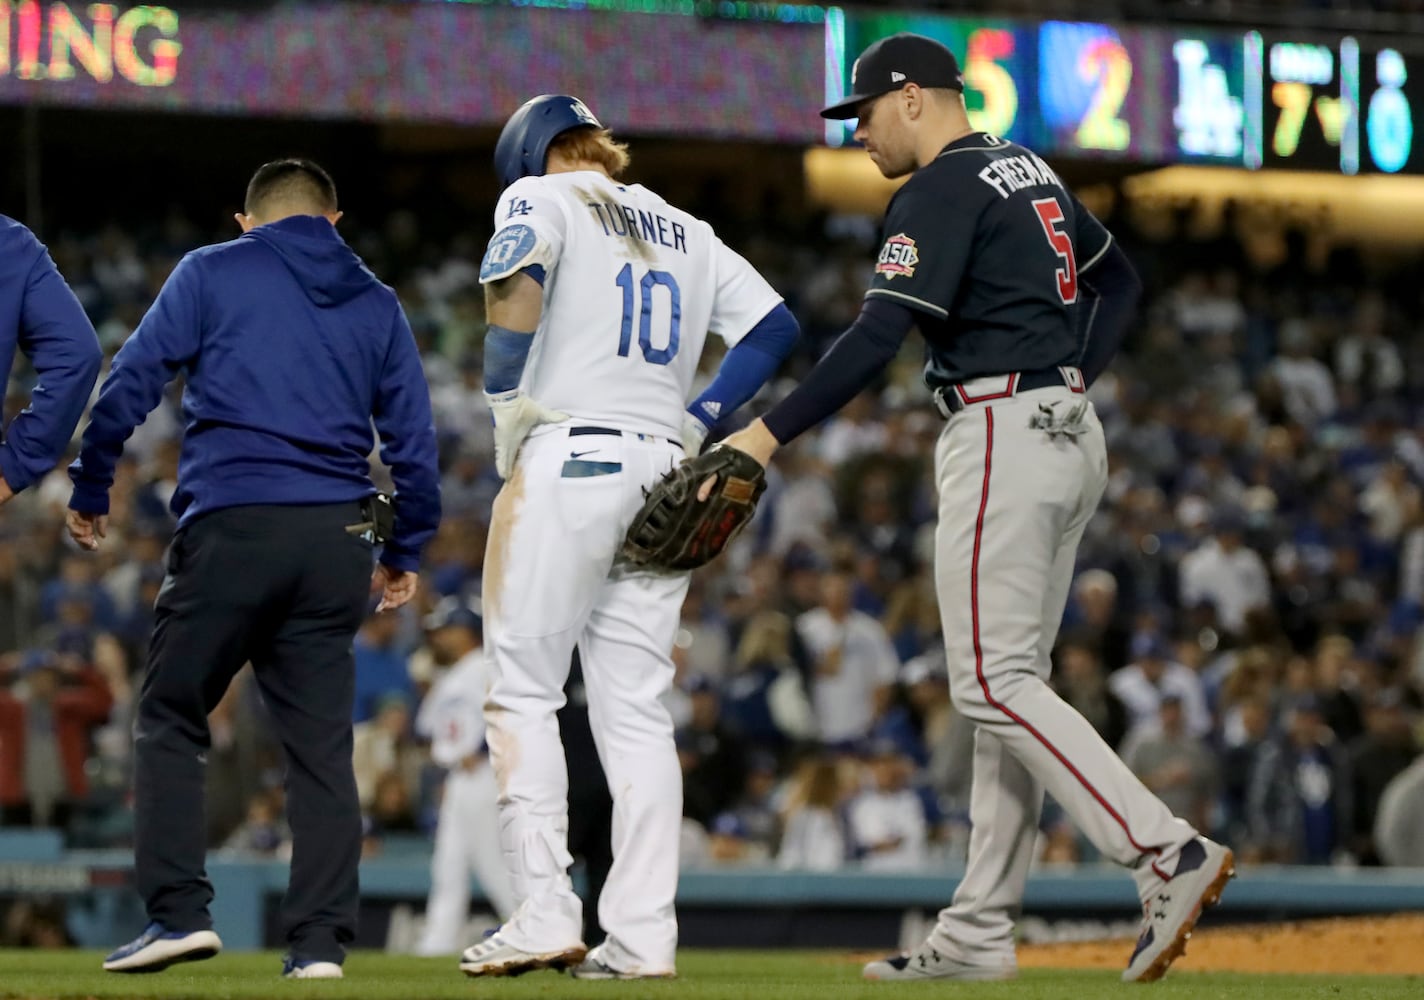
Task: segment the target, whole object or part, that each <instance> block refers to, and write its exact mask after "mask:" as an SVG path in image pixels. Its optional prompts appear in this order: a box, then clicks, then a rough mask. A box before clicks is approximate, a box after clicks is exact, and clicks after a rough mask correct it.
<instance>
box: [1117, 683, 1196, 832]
mask: <svg viewBox="0 0 1424 1000" xmlns="http://www.w3.org/2000/svg"><path fill="white" fill-rule="evenodd" d="M1122 760H1123V763H1124V764H1126V765H1127V766H1128V767H1129V768H1130V769H1131V770H1132V773H1133V774H1135V775H1137V776H1138V777H1139V778H1141V779H1142V783H1143V784H1144V785H1146V786H1147V787H1148V788H1150V789H1151V790H1152V791H1153V792H1154V793H1156V795H1157V797H1158V798H1159V799H1161V800H1162V801H1163V803H1165V804H1166V806H1167V808H1168V809H1170V810H1171V811H1172V814H1173V815H1174V816H1180V817H1182V818H1183V819H1185V820H1186V821H1187V822H1189V823H1191V824H1192V826H1194V827H1196V828H1197V829H1198V830H1209V829H1211V806H1212V801H1213V796H1214V794H1215V790H1216V777H1217V776H1216V761H1215V760H1214V759H1213V758H1212V755H1211V752H1210V751H1209V750H1208V749H1207V746H1206V744H1205V743H1203V742H1202V740H1201V738H1200V737H1197V736H1193V735H1191V734H1190V733H1189V732H1187V724H1186V716H1185V714H1184V711H1183V707H1182V698H1181V696H1180V695H1177V694H1164V695H1163V696H1162V700H1161V702H1160V704H1159V707H1158V719H1157V725H1155V726H1152V727H1150V728H1147V727H1144V728H1142V729H1138V730H1137V731H1136V732H1134V733H1133V735H1132V736H1131V737H1130V738H1129V739H1128V740H1127V743H1126V744H1125V745H1124V746H1123V748H1122Z"/></svg>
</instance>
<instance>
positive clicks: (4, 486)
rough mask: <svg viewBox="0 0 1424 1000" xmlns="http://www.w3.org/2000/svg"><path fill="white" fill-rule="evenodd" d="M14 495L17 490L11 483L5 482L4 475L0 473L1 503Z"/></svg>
mask: <svg viewBox="0 0 1424 1000" xmlns="http://www.w3.org/2000/svg"><path fill="white" fill-rule="evenodd" d="M14 495H15V491H14V490H12V489H10V484H9V483H7V482H5V477H4V476H3V475H0V505H3V504H5V503H6V502H7V501H8V500H9V499H10V498H11V497H12V496H14Z"/></svg>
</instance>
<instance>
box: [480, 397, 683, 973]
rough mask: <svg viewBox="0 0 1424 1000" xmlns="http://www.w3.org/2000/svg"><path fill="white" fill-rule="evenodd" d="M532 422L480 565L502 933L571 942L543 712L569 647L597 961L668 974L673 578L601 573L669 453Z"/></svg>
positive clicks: (521, 942)
mask: <svg viewBox="0 0 1424 1000" xmlns="http://www.w3.org/2000/svg"><path fill="white" fill-rule="evenodd" d="M570 430H571V429H570V428H569V427H568V426H567V425H562V424H561V425H558V426H556V427H546V428H540V429H539V430H537V431H536V432H535V433H534V434H533V435H531V436H530V438H529V439H528V440H526V441H525V443H524V446H523V448H522V449H521V453H520V456H519V460H518V463H517V465H516V466H515V471H514V475H513V477H512V478H511V479H510V481H509V482H507V483H506V484H505V486H504V488H503V489H502V490H501V491H500V494H499V496H498V498H497V499H496V500H495V505H494V516H493V519H492V522H491V525H490V536H489V546H488V551H487V554H486V557H485V584H484V610H485V645H486V649H487V650H488V652H489V655H490V657H491V660H492V661H493V664H494V680H493V685H492V687H491V690H490V695H489V700H488V701H487V703H486V705H485V718H486V721H487V723H488V726H489V735H488V739H489V744H490V754H491V759H492V760H493V762H494V767H495V774H496V777H497V779H498V782H499V811H500V826H501V835H502V842H503V846H504V854H505V862H506V865H507V866H508V868H509V870H510V873H511V875H512V876H513V881H514V891H515V896H516V898H517V900H518V902H519V905H518V908H517V909H516V911H515V914H514V916H513V917H512V918H511V919H510V920H508V921H506V923H505V925H504V930H503V932H502V934H503V936H504V937H505V938H506V939H507V940H508V941H509V942H510V943H511V944H513V945H514V946H515V947H518V948H523V949H525V950H527V951H550V950H556V949H558V948H562V947H566V946H570V945H573V944H575V943H577V942H579V941H580V940H581V937H582V926H583V920H582V905H581V903H580V901H579V899H578V897H577V896H575V895H574V892H573V888H572V886H571V883H570V881H569V876H568V866H569V864H570V863H571V861H572V858H571V857H570V855H569V852H568V771H567V768H566V767H565V764H564V752H563V747H562V745H561V743H560V741H559V728H558V721H557V719H556V718H555V712H557V711H558V709H559V708H560V707H561V706H562V705H563V703H564V695H563V686H564V682H565V681H566V680H567V679H568V673H569V665H570V661H571V658H572V655H573V650H574V646H575V644H577V646H578V650H579V655H580V658H581V660H582V663H583V672H584V679H585V683H586V687H587V691H588V700H589V721H590V724H591V726H592V728H593V735H594V740H595V742H596V744H597V746H598V752H599V758H600V759H601V760H602V762H603V769H604V772H605V773H606V775H607V777H608V786H609V790H610V792H611V793H612V795H613V867H612V870H611V871H610V872H609V874H608V881H607V883H606V884H605V886H604V889H603V895H602V898H601V900H600V903H599V911H598V916H599V923H600V924H602V926H603V929H604V931H605V932H606V933H607V935H608V940H607V944H606V946H605V948H606V952H607V956H606V957H607V959H608V961H610V962H611V963H612V964H613V965H615V966H616V967H618V968H619V969H622V970H625V971H642V972H648V973H659V972H671V971H673V970H674V968H675V952H676V948H677V918H676V914H675V911H674V909H673V897H674V895H675V893H676V891H677V870H678V834H679V830H680V826H681V821H682V772H681V768H680V767H679V765H678V759H677V752H676V750H675V748H674V746H673V726H672V720H671V718H670V717H669V716H668V712H667V709H666V707H664V704H663V701H662V698H663V695H664V694H665V693H666V692H667V690H668V688H669V687H670V686H671V684H672V678H673V664H672V659H671V652H672V645H673V640H674V638H675V636H676V632H677V625H678V620H679V617H680V613H681V609H682V601H683V598H684V597H685V596H686V594H687V586H688V575H687V574H686V573H680V574H674V575H657V574H650V573H628V572H624V571H623V570H622V569H617V568H615V567H614V561H615V556H616V555H617V553H618V551H619V548H620V546H621V544H622V541H623V536H624V534H625V533H626V531H627V529H628V524H629V523H630V522H631V520H632V518H633V515H634V514H635V513H636V512H637V510H638V508H639V507H640V506H641V505H642V502H643V489H644V488H645V487H648V486H651V485H652V484H653V483H654V482H656V481H657V480H658V479H659V478H661V477H662V475H663V474H664V473H665V472H667V470H668V469H670V468H671V467H672V466H673V465H674V464H675V463H676V462H678V461H680V460H681V459H682V448H681V446H680V445H678V444H675V443H673V442H672V441H669V440H667V439H665V438H654V437H651V436H644V435H637V434H631V433H623V434H584V435H578V434H576V433H570Z"/></svg>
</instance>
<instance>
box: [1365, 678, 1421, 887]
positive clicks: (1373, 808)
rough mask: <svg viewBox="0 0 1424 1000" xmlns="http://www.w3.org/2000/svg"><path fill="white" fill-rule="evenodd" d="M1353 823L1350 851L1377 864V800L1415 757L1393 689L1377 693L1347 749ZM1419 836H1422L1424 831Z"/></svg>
mask: <svg viewBox="0 0 1424 1000" xmlns="http://www.w3.org/2000/svg"><path fill="white" fill-rule="evenodd" d="M1349 752H1350V776H1351V777H1352V778H1353V780H1354V783H1355V784H1354V789H1353V792H1352V795H1351V799H1352V802H1353V805H1354V822H1353V825H1352V826H1351V830H1350V834H1351V850H1352V852H1353V853H1354V855H1355V856H1356V857H1357V858H1359V859H1360V860H1361V861H1363V862H1365V863H1367V864H1374V863H1377V862H1378V861H1379V855H1378V853H1377V852H1376V848H1375V844H1374V829H1375V817H1376V815H1377V814H1378V812H1379V805H1380V799H1381V798H1383V797H1384V792H1385V789H1386V788H1387V787H1388V786H1389V783H1390V782H1391V781H1393V780H1394V778H1395V777H1396V776H1397V775H1398V774H1400V773H1401V772H1402V771H1404V769H1405V768H1407V767H1408V766H1409V765H1410V764H1411V763H1412V762H1413V761H1414V758H1415V757H1416V756H1418V753H1419V749H1418V747H1417V746H1416V745H1415V742H1414V731H1413V729H1412V728H1411V726H1410V719H1409V715H1408V713H1407V712H1406V711H1405V705H1404V699H1403V696H1402V694H1401V692H1400V691H1398V690H1397V689H1395V688H1384V689H1382V690H1380V691H1378V692H1377V693H1376V694H1375V696H1374V698H1373V700H1372V701H1371V703H1370V707H1369V708H1368V710H1367V711H1366V713H1365V734H1364V735H1363V736H1361V737H1360V738H1359V739H1357V740H1356V741H1355V742H1354V743H1352V744H1350V746H1349ZM1419 832H1420V835H1421V836H1424V829H1421V830H1420V831H1419Z"/></svg>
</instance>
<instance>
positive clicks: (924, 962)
mask: <svg viewBox="0 0 1424 1000" xmlns="http://www.w3.org/2000/svg"><path fill="white" fill-rule="evenodd" d="M1018 974H1019V970H1018V966H1016V965H1014V964H1013V963H1012V962H1010V963H1008V964H999V965H970V964H968V963H966V962H960V961H958V960H957V959H953V958H950V957H949V956H948V955H945V954H944V953H943V952H941V951H939V950H938V949H937V948H935V946H934V945H932V944H930V943H929V942H928V941H925V942H924V943H922V944H921V945H920V946H919V947H917V948H916V949H915V950H914V951H912V952H910V953H909V954H908V955H895V956H893V957H891V958H882V959H879V960H878V961H874V962H870V963H869V964H867V965H866V967H865V969H864V970H862V972H861V978H863V979H871V980H877V981H892V982H908V981H910V980H916V979H957V980H960V981H961V982H988V981H991V980H996V979H1013V978H1014V977H1015V976H1017V975H1018Z"/></svg>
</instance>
